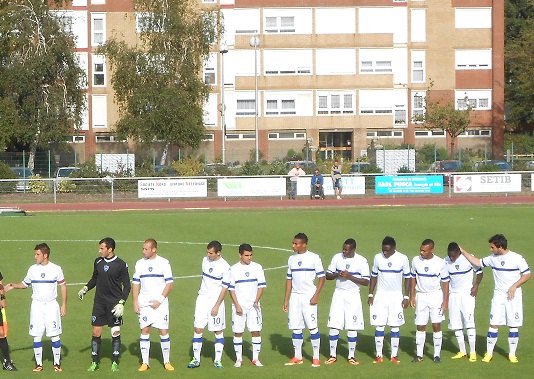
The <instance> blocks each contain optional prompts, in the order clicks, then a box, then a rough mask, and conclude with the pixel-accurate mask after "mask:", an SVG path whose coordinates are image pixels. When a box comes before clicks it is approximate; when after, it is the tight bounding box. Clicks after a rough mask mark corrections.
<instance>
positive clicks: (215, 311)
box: [211, 305, 219, 316]
mask: <svg viewBox="0 0 534 379" xmlns="http://www.w3.org/2000/svg"><path fill="white" fill-rule="evenodd" d="M217 313H219V306H218V305H216V306H214V307H213V308H212V309H211V315H212V316H217Z"/></svg>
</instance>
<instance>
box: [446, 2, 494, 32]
mask: <svg viewBox="0 0 534 379" xmlns="http://www.w3.org/2000/svg"><path fill="white" fill-rule="evenodd" d="M454 26H455V27H456V28H457V29H491V8H482V7H480V8H454Z"/></svg>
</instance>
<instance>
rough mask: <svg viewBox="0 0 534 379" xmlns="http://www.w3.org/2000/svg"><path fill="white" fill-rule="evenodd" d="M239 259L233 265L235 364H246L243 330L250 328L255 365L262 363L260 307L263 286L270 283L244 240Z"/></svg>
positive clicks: (237, 365) (231, 280) (231, 279)
mask: <svg viewBox="0 0 534 379" xmlns="http://www.w3.org/2000/svg"><path fill="white" fill-rule="evenodd" d="M239 258H240V259H239V262H237V263H236V264H235V265H233V266H232V267H230V286H229V287H228V290H229V292H230V296H231V297H232V301H233V304H232V331H233V332H234V350H235V355H236V362H235V365H234V367H241V366H242V365H243V332H244V331H245V326H246V327H248V330H249V331H250V334H251V335H252V364H253V365H254V366H258V367H261V366H263V365H262V364H261V362H260V360H259V354H260V350H261V335H260V332H261V328H262V323H263V319H262V313H261V306H260V299H261V295H262V294H263V289H264V288H265V287H266V286H267V283H266V282H265V274H264V272H263V268H262V267H261V265H260V264H258V263H256V262H252V246H250V245H249V244H248V243H243V244H241V245H240V246H239Z"/></svg>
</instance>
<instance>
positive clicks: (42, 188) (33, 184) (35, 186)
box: [28, 175, 50, 193]
mask: <svg viewBox="0 0 534 379" xmlns="http://www.w3.org/2000/svg"><path fill="white" fill-rule="evenodd" d="M28 179H29V182H28V186H29V187H30V192H31V193H47V192H50V187H48V183H47V182H46V181H45V180H35V179H41V177H40V176H39V175H34V176H30V177H29V178H28ZM32 179H33V180H32Z"/></svg>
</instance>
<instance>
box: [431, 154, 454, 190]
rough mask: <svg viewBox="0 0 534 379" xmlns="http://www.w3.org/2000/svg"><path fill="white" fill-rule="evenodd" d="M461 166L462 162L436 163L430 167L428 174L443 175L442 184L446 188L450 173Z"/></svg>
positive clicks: (450, 176) (449, 180)
mask: <svg viewBox="0 0 534 379" xmlns="http://www.w3.org/2000/svg"><path fill="white" fill-rule="evenodd" d="M461 166H462V162H460V161H456V160H447V161H436V162H434V163H432V164H431V165H430V168H429V169H428V172H438V173H439V172H441V173H443V184H444V185H446V186H448V185H450V183H451V178H452V175H451V174H450V173H451V172H455V171H457V170H458V169H459V168H460V167H461Z"/></svg>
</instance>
